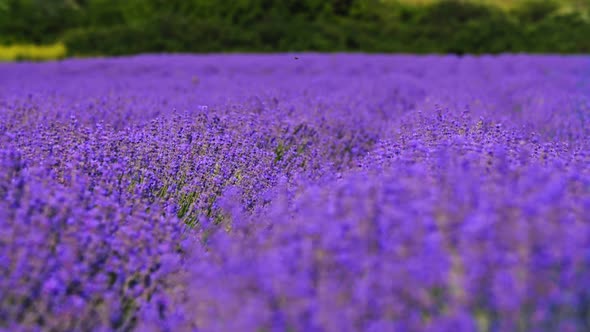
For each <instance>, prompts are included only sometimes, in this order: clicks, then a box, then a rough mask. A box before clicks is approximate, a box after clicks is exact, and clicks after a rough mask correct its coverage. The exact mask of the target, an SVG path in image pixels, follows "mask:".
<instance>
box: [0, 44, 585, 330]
mask: <svg viewBox="0 0 590 332" xmlns="http://www.w3.org/2000/svg"><path fill="white" fill-rule="evenodd" d="M296 57H297V58H295V56H294V55H288V54H282V55H207V56H205V55H202V56H188V55H187V56H181V55H159V56H157V55H144V56H137V57H123V58H111V59H86V60H64V61H60V62H49V63H42V64H39V63H13V64H0V330H8V331H112V330H114V331H131V330H134V331H171V332H172V331H246V332H247V331H256V332H279V331H289V332H296V331H317V332H320V331H326V332H331V331H337V332H340V331H374V332H380V331H385V332H387V331H395V332H397V331H400V332H404V331H440V332H443V331H449V332H451V331H459V332H461V331H481V332H483V331H566V332H567V331H589V330H590V58H588V57H581V56H580V57H575V56H569V57H560V56H525V55H504V56H498V57H492V56H482V57H472V56H467V57H454V56H409V55H408V56H402V55H398V56H385V55H371V56H369V55H344V54H333V55H318V54H298V55H296Z"/></svg>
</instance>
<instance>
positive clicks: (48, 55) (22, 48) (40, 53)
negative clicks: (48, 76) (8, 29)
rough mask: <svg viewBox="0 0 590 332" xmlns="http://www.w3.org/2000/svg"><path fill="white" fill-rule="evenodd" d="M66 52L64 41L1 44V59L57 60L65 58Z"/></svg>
mask: <svg viewBox="0 0 590 332" xmlns="http://www.w3.org/2000/svg"><path fill="white" fill-rule="evenodd" d="M66 53H67V50H66V47H65V45H64V44H62V43H57V44H53V45H30V44H17V45H0V61H15V60H35V61H42V60H55V59H61V58H64V57H65V56H66Z"/></svg>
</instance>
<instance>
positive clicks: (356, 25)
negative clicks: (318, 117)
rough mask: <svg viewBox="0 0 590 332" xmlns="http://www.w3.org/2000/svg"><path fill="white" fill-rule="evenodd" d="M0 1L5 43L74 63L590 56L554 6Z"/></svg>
mask: <svg viewBox="0 0 590 332" xmlns="http://www.w3.org/2000/svg"><path fill="white" fill-rule="evenodd" d="M35 3H37V2H36V1H35V0H0V43H1V42H4V43H15V42H29V43H31V42H32V43H54V42H59V41H63V42H64V43H65V44H66V46H67V48H68V50H69V52H70V54H73V55H98V54H104V55H122V54H133V53H143V52H223V51H230V52H232V51H240V52H273V51H280V52H284V51H363V52H404V53H449V52H450V53H457V54H463V53H476V54H480V53H502V52H549V53H584V52H588V51H589V49H590V45H589V42H588V38H586V36H588V32H590V22H589V21H588V20H587V19H585V18H584V17H583V16H582V15H581V14H579V13H569V14H564V13H561V12H560V11H559V10H558V8H559V7H558V6H557V5H556V2H551V1H545V0H529V1H527V2H525V3H524V4H523V5H522V6H519V7H517V8H515V9H513V10H511V11H504V10H500V9H498V8H495V7H490V6H484V5H481V4H475V3H471V2H468V1H459V0H441V1H439V2H435V3H433V4H431V5H426V6H408V5H403V4H401V3H398V2H384V1H379V0H327V1H326V0H239V1H238V0H236V1H227V2H226V1H212V0H168V1H161V0H127V1H117V0H85V1H81V0H77V1H76V0H68V1H66V0H48V1H46V2H43V5H40V6H38V7H35V5H34V4H35Z"/></svg>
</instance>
